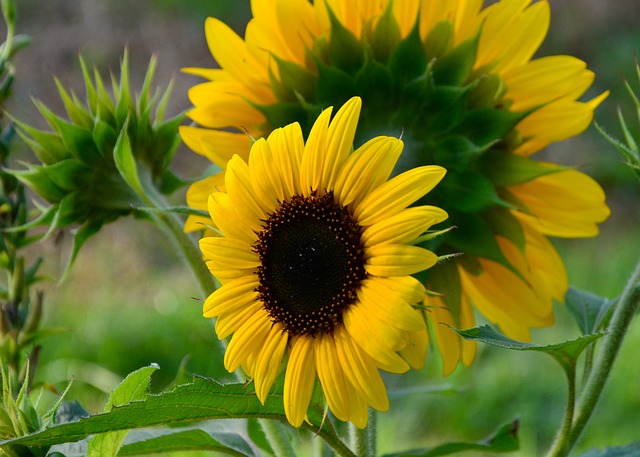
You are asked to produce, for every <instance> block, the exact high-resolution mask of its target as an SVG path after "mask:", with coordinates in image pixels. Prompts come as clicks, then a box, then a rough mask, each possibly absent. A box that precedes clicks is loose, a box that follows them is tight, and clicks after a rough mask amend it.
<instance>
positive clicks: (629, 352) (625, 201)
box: [10, 0, 640, 456]
mask: <svg viewBox="0 0 640 457" xmlns="http://www.w3.org/2000/svg"><path fill="white" fill-rule="evenodd" d="M550 3H551V8H552V23H551V30H550V32H549V36H548V38H547V40H546V42H545V44H544V45H543V48H542V49H541V51H540V54H541V55H548V54H572V55H575V56H577V57H579V58H581V59H583V60H585V61H586V62H587V63H588V65H589V67H590V68H591V69H593V70H594V71H595V72H596V75H597V78H596V82H595V84H594V86H593V88H592V89H591V90H590V92H589V94H590V95H596V94H599V93H601V92H602V91H603V90H605V89H609V90H611V95H610V96H609V98H608V100H607V101H606V102H605V103H604V104H603V105H602V106H601V107H600V108H599V109H598V111H597V113H596V120H597V121H598V122H599V123H600V124H601V125H603V126H604V127H605V128H606V129H607V130H608V131H610V132H612V133H613V134H614V135H616V136H620V131H619V128H618V125H617V121H616V117H615V116H616V109H617V106H618V105H621V106H622V109H623V111H624V112H625V114H626V115H627V116H628V118H629V119H632V118H634V116H635V113H634V112H633V109H632V106H631V103H630V101H629V97H628V96H627V94H626V92H625V89H624V86H623V80H624V78H628V80H629V81H630V83H631V84H632V86H633V87H634V88H636V89H640V84H639V83H638V79H637V77H636V75H635V68H634V53H635V52H637V51H638V50H640V29H639V25H640V2H638V1H637V0H618V1H616V2H605V1H602V0H551V1H550ZM17 4H18V11H19V19H18V31H19V32H20V33H26V34H28V35H31V36H32V37H33V44H32V45H31V46H30V47H28V48H27V49H26V50H24V51H23V52H22V53H21V54H20V55H19V57H18V59H17V62H16V65H17V72H18V78H17V82H16V85H15V88H16V96H15V98H14V100H13V103H12V105H11V106H10V111H11V112H12V114H14V115H15V116H16V117H18V118H19V119H28V120H29V121H30V122H31V123H32V124H36V125H38V123H40V124H39V125H41V126H42V127H44V123H43V122H42V120H41V119H40V118H39V117H38V115H37V111H36V109H35V107H34V106H33V104H32V103H31V101H30V97H34V98H37V99H40V100H42V101H43V102H44V103H45V104H46V105H48V106H49V107H51V108H52V109H53V110H54V111H56V112H58V113H62V112H63V108H62V105H61V102H60V100H59V99H58V98H57V92H56V90H55V85H54V82H53V76H54V75H55V76H57V77H58V78H60V79H61V81H62V83H63V85H64V86H65V87H68V88H72V89H75V90H76V91H77V92H79V93H82V85H81V74H80V70H79V65H78V59H77V56H78V54H79V53H81V54H82V55H83V56H85V57H87V58H88V59H89V60H91V61H93V62H94V63H95V64H96V65H97V66H98V67H99V68H104V69H107V68H111V69H114V70H117V68H118V65H119V64H118V62H119V59H120V57H121V55H122V51H123V49H124V47H125V46H127V47H128V48H129V51H130V55H131V67H132V72H133V79H134V81H137V84H136V85H134V87H135V86H139V83H140V82H141V80H142V77H143V73H144V71H145V70H146V66H147V62H148V60H149V57H150V56H151V55H152V54H157V55H158V58H159V66H158V72H157V83H158V84H159V85H161V86H165V85H166V84H167V83H168V81H169V80H171V79H174V80H175V83H176V85H175V91H174V96H173V97H172V105H171V106H170V110H171V113H177V112H180V111H182V110H184V109H187V108H188V107H189V106H190V104H189V101H188V99H187V95H186V93H187V90H188V88H189V87H191V86H192V85H194V84H195V83H197V82H198V80H197V79H196V78H193V77H191V76H188V75H184V74H182V73H180V68H182V67H187V66H202V67H209V66H213V65H214V62H213V59H212V57H211V55H210V54H209V52H208V49H207V47H206V43H205V39H204V20H205V18H206V17H207V16H216V17H220V18H223V19H224V20H225V21H227V22H228V23H229V24H231V25H232V26H233V27H234V28H236V30H239V32H240V33H241V34H242V33H243V30H244V25H245V24H246V21H247V20H248V19H249V17H250V10H249V1H247V0H242V1H240V0H224V1H223V0H155V1H152V0H135V1H131V0H130V1H125V0H58V1H54V0H50V1H47V2H43V1H41V0H18V1H17ZM633 122H635V119H633ZM635 125H637V124H635ZM24 158H25V160H30V156H29V155H28V154H27V153H26V152H25V153H24ZM541 158H543V159H549V160H552V161H554V162H560V163H565V164H571V165H577V166H578V167H579V168H580V169H581V170H582V171H585V172H587V173H588V174H590V175H592V176H594V177H595V178H596V179H597V180H598V181H599V182H600V183H601V184H602V185H603V186H604V187H605V190H606V191H607V194H608V202H609V205H610V206H611V209H612V215H611V218H610V219H609V220H608V221H607V222H606V223H604V224H602V233H601V235H600V236H599V237H597V238H594V239H587V240H571V241H562V240H558V242H557V243H556V244H557V246H558V249H559V250H560V251H561V253H562V254H563V256H564V258H565V262H566V265H567V269H568V272H569V276H570V280H571V283H572V284H574V285H575V286H577V287H579V288H584V289H587V290H589V291H591V292H594V293H597V294H602V295H605V296H609V297H614V296H617V295H618V294H619V293H620V291H621V290H622V287H623V285H624V282H625V279H626V277H627V276H628V275H629V274H630V272H631V269H632V267H633V265H634V263H635V262H636V260H637V259H638V258H639V257H640V256H639V254H640V242H639V238H638V232H639V229H640V208H639V207H640V205H639V203H638V202H639V197H640V192H639V191H638V188H639V187H638V185H637V183H636V181H635V178H634V176H633V174H632V173H631V172H630V171H629V170H627V169H626V168H625V167H624V166H622V165H621V160H620V157H619V155H618V154H617V152H616V151H614V150H613V149H612V147H610V146H609V145H608V144H607V143H606V142H605V141H604V140H603V139H602V137H601V136H599V134H598V133H597V132H596V131H595V129H594V128H593V127H592V128H591V129H590V130H589V131H588V132H586V133H585V134H583V135H581V136H580V137H578V138H574V139H571V140H569V141H565V142H563V143H560V144H556V145H554V146H553V147H551V148H550V149H549V150H548V151H545V152H544V153H542V154H541ZM206 165H207V164H206V163H205V161H203V160H201V158H199V157H197V156H196V155H195V154H193V153H191V152H189V151H188V150H187V149H186V148H184V147H183V148H182V149H181V150H180V152H179V153H178V158H177V159H176V163H175V168H176V169H177V170H178V171H179V172H180V173H181V174H182V175H184V176H188V177H196V176H198V175H200V173H201V170H202V167H205V166H206ZM183 198H184V194H178V195H176V196H175V200H176V202H177V203H180V202H181V201H182V199H183ZM69 252H70V237H68V236H66V237H65V236H62V237H59V238H57V239H56V242H53V241H51V242H48V243H45V244H41V245H38V246H37V248H36V249H35V250H34V253H33V254H34V255H42V256H44V257H45V258H46V264H45V269H46V271H47V272H48V273H49V274H50V275H51V276H52V277H54V278H56V277H58V276H59V275H60V274H61V272H62V270H63V268H64V265H65V263H66V259H67V256H68V254H69ZM197 294H198V292H197V288H196V285H195V283H194V281H192V280H191V278H190V276H189V272H188V270H187V269H186V268H185V267H184V266H183V264H182V263H181V261H180V259H178V258H177V256H175V255H174V254H173V252H172V251H171V247H170V245H169V242H168V241H167V240H165V239H163V237H162V235H161V234H159V233H158V232H157V231H156V229H155V228H154V227H152V226H151V225H149V224H147V223H145V222H140V221H134V220H124V221H119V222H117V223H116V224H112V225H110V226H108V227H106V228H105V229H104V230H103V231H102V232H101V233H100V235H99V236H97V237H95V238H94V239H92V240H90V241H89V243H88V244H87V245H86V247H85V248H84V249H83V251H82V253H81V255H80V257H79V259H78V261H77V263H76V265H75V267H74V269H73V271H72V273H71V275H70V276H69V278H68V279H67V280H66V281H65V282H64V283H63V284H56V282H55V281H51V282H50V283H48V285H47V290H46V297H45V306H46V324H47V325H49V326H52V327H55V328H59V329H60V330H61V332H60V333H57V334H55V335H54V336H52V337H50V338H48V339H47V340H45V341H44V348H43V351H42V353H41V357H40V366H39V371H38V379H40V380H46V381H47V382H50V383H53V384H54V385H55V386H56V387H58V388H61V387H63V386H64V385H65V383H66V381H67V380H69V379H71V378H74V384H73V387H72V390H71V392H70V394H69V398H71V399H74V398H77V399H78V400H80V402H81V403H82V404H83V405H84V406H85V408H86V409H88V410H89V411H90V412H98V411H99V410H100V409H101V407H102V405H103V403H104V401H105V400H106V393H105V392H108V391H109V390H110V389H111V388H113V387H114V386H115V385H116V383H117V382H118V381H119V379H121V377H122V376H124V375H126V374H127V373H129V372H130V371H133V370H135V369H137V368H139V367H141V366H144V365H148V364H149V363H152V362H155V363H158V364H159V365H160V367H161V370H160V371H159V372H158V374H157V375H155V377H154V385H153V387H154V389H156V390H158V389H162V388H163V387H164V386H166V385H167V384H168V383H170V382H171V381H172V379H173V378H174V377H175V375H176V373H177V372H178V370H179V367H180V366H181V364H183V363H186V368H187V370H188V371H189V372H193V373H198V374H201V375H204V376H211V377H216V378H227V379H230V376H229V374H228V373H226V372H225V371H224V369H223V368H222V353H221V352H220V350H219V349H218V345H217V344H216V343H215V339H216V337H215V335H214V332H213V329H212V324H211V322H210V321H209V320H207V319H204V318H203V317H202V314H201V305H202V303H201V300H202V299H203V298H204V297H200V296H197ZM578 334H579V330H578V328H577V326H576V325H575V324H574V323H573V322H572V321H571V318H570V317H569V315H568V313H567V311H566V310H565V309H564V308H563V307H559V308H558V309H557V325H555V326H554V327H553V328H550V329H545V330H541V331H538V332H536V333H535V334H534V340H535V341H536V342H541V343H546V342H560V341H564V340H566V339H571V338H575V337H577V336H578ZM639 345H640V323H639V322H638V321H637V319H636V322H634V323H633V325H632V328H631V330H630V334H629V336H628V338H627V340H626V342H625V344H624V346H623V348H622V352H621V354H620V357H619V360H618V361H617V363H616V365H615V372H614V373H613V375H612V377H611V379H610V382H609V384H608V385H607V388H606V391H605V393H604V395H603V398H602V399H601V402H600V404H599V406H598V408H597V410H596V413H595V415H594V417H593V418H592V421H591V422H590V424H589V426H588V427H587V429H586V431H585V434H584V437H583V439H582V440H581V442H580V443H579V446H578V448H577V449H578V450H579V449H588V448H591V447H594V446H597V447H602V446H605V445H608V446H610V445H622V444H627V443H629V442H631V441H633V440H638V439H640V389H638V382H637V380H638V379H640V363H638V357H637V354H636V353H635V351H636V348H637V347H638V346H639ZM439 363H440V362H439V360H438V358H437V356H433V357H430V359H429V364H428V367H427V368H426V369H425V370H423V371H421V372H417V373H413V374H411V375H409V376H402V377H398V376H389V377H388V385H389V386H390V390H391V393H392V394H393V393H394V392H404V391H406V389H407V388H409V387H410V386H415V385H419V386H421V388H420V389H418V391H416V392H413V393H410V394H408V396H405V397H402V398H397V397H395V396H394V399H393V401H392V406H391V411H390V412H389V413H388V414H383V415H381V416H380V421H381V424H382V429H383V433H382V436H381V443H380V448H381V450H382V451H385V450H388V451H390V450H393V449H394V443H404V444H405V445H407V446H423V445H425V444H437V443H440V442H444V441H446V440H475V439H480V438H482V437H483V436H486V435H488V434H489V433H491V432H492V431H493V430H494V429H496V428H497V427H498V426H499V425H502V424H504V423H507V422H509V421H511V420H513V419H515V418H519V419H520V431H521V432H520V433H521V440H522V448H523V449H522V451H521V452H520V453H516V454H515V455H522V456H534V455H540V454H542V453H543V452H544V451H545V450H546V446H548V445H549V444H550V442H551V440H552V437H553V434H554V431H555V430H556V428H557V427H558V425H559V423H560V421H561V419H562V411H563V407H564V402H565V397H566V387H565V383H564V379H563V376H564V375H563V372H562V370H561V369H560V368H559V367H558V366H556V364H555V363H554V362H553V361H552V360H551V359H550V358H549V357H545V356H544V355H543V354H535V353H520V352H509V351H504V350H497V349H495V348H491V347H481V348H480V352H479V355H478V358H477V361H476V363H475V364H474V365H473V366H472V367H471V368H469V369H460V370H458V371H457V372H456V373H455V374H454V375H452V376H450V377H448V378H442V376H441V375H440V366H439ZM405 393H406V392H405ZM416 405H420V406H419V407H416ZM467 455H473V454H467Z"/></svg>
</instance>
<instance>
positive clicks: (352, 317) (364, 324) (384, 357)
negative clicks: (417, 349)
mask: <svg viewBox="0 0 640 457" xmlns="http://www.w3.org/2000/svg"><path fill="white" fill-rule="evenodd" d="M356 308H357V307H356V306H351V307H349V308H348V309H347V311H345V313H344V316H343V317H344V325H345V328H346V329H347V331H348V332H349V335H350V336H351V338H353V339H354V340H355V341H356V342H357V344H358V345H359V346H360V347H362V349H364V350H365V351H366V352H367V353H368V354H369V355H370V356H371V357H372V358H374V359H375V360H376V362H377V363H378V365H379V366H380V368H382V369H383V370H386V371H390V372H392V373H404V372H405V371H407V370H408V369H409V365H408V364H407V362H405V361H404V360H403V359H402V357H400V356H399V355H398V354H397V353H396V352H394V351H393V350H391V349H390V348H389V342H393V341H394V340H396V339H397V330H395V329H394V328H392V327H390V326H388V325H387V326H380V327H379V328H378V329H377V330H378V332H379V333H378V334H376V335H375V338H372V337H371V334H372V332H371V323H370V322H369V321H370V319H369V318H368V317H367V316H366V314H365V313H363V312H362V310H360V311H358V310H357V309H356ZM385 331H389V332H391V334H390V335H386V334H382V332H385Z"/></svg>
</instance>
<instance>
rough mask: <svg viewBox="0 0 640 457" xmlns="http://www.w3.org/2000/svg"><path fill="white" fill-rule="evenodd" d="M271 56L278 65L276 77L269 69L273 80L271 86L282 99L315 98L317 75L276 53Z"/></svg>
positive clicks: (290, 100) (293, 100)
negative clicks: (277, 76)
mask: <svg viewBox="0 0 640 457" xmlns="http://www.w3.org/2000/svg"><path fill="white" fill-rule="evenodd" d="M271 58H272V59H273V60H274V61H275V62H276V65H277V66H278V75H279V76H280V78H279V79H278V78H276V76H275V75H274V74H272V71H271V70H269V77H270V80H271V88H272V89H273V91H274V94H275V95H276V98H277V99H278V100H280V101H286V102H295V101H297V100H298V99H299V98H302V99H303V100H313V94H314V93H315V91H316V77H315V75H313V74H312V73H310V72H309V71H308V70H306V69H305V68H303V67H301V66H300V65H298V64H296V63H293V62H290V61H288V60H284V59H282V58H280V57H278V56H276V55H272V56H271Z"/></svg>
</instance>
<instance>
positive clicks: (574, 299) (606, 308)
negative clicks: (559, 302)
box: [564, 287, 617, 335]
mask: <svg viewBox="0 0 640 457" xmlns="http://www.w3.org/2000/svg"><path fill="white" fill-rule="evenodd" d="M564 301H565V304H566V306H567V309H568V310H569V312H570V313H571V315H572V316H573V318H574V319H575V320H576V323H577V324H578V327H580V330H581V331H582V333H584V334H585V335H587V334H589V333H595V332H597V331H599V330H600V329H602V328H603V326H604V324H605V322H606V320H607V318H608V317H609V316H610V315H611V313H612V312H613V306H614V305H615V304H616V302H617V300H610V299H607V298H604V297H599V296H597V295H594V294H591V293H589V292H585V291H583V290H579V289H576V288H575V287H570V288H569V290H568V291H567V293H566V294H565V296H564Z"/></svg>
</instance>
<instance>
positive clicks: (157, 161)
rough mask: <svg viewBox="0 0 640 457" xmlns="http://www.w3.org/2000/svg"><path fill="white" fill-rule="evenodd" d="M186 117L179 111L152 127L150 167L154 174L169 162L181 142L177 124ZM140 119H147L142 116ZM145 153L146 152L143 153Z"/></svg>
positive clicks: (157, 173)
mask: <svg viewBox="0 0 640 457" xmlns="http://www.w3.org/2000/svg"><path fill="white" fill-rule="evenodd" d="M185 117H186V113H180V114H177V115H176V116H174V117H172V118H171V119H167V120H166V121H165V122H163V123H162V124H158V125H156V126H154V127H153V132H152V137H151V138H152V139H153V143H152V144H151V146H150V147H151V151H150V152H151V154H152V156H151V157H150V160H151V163H149V164H148V165H149V166H150V167H151V169H152V172H153V174H154V176H157V175H159V174H161V173H163V171H164V170H165V169H166V168H167V167H168V166H169V165H170V164H171V162H172V161H173V158H174V156H175V153H176V150H177V149H178V146H179V145H180V143H181V140H180V135H178V126H179V125H180V124H182V122H183V121H184V119H185ZM142 119H147V118H146V117H142ZM145 155H146V154H145Z"/></svg>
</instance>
